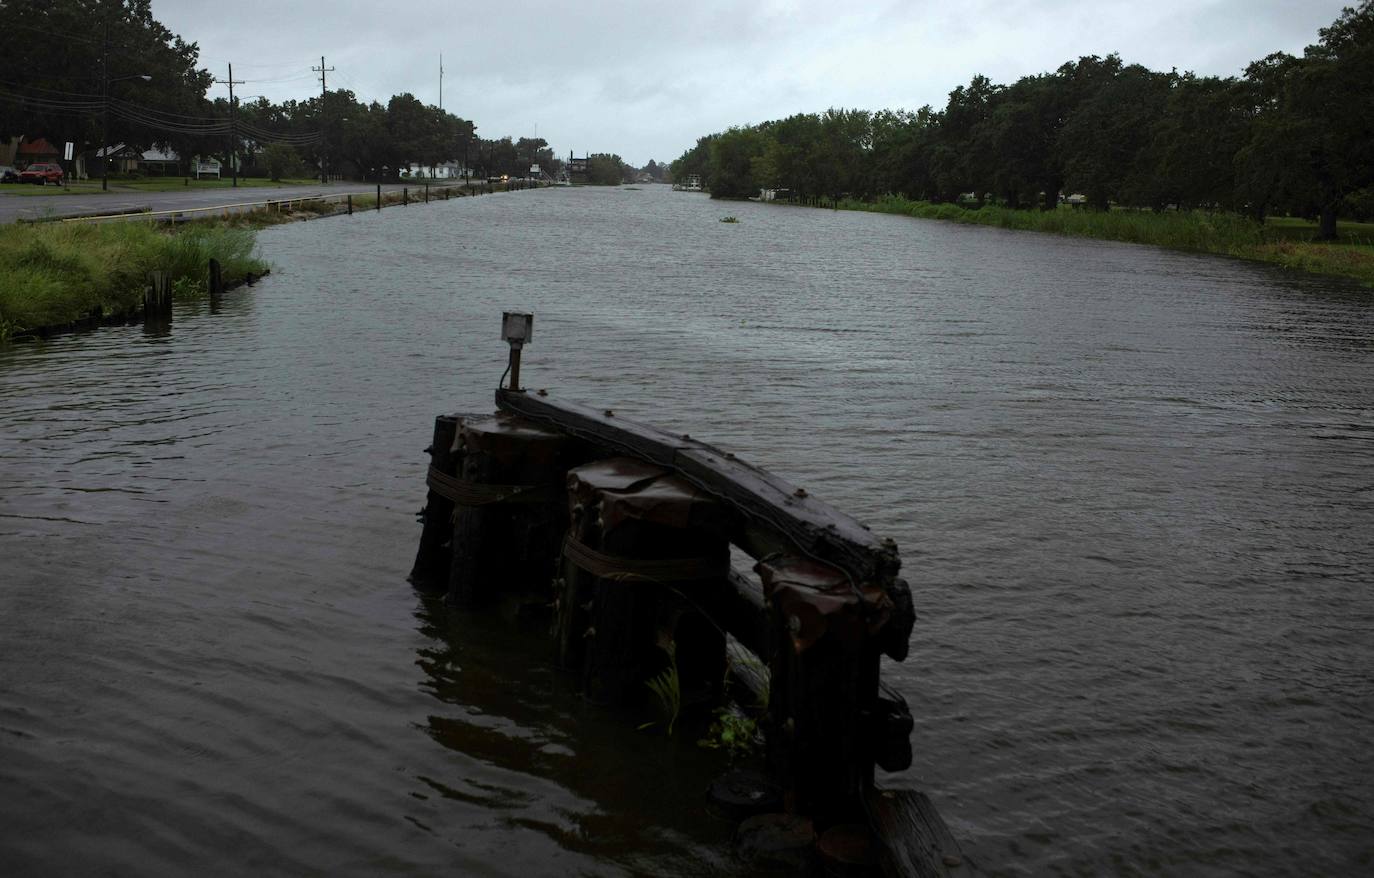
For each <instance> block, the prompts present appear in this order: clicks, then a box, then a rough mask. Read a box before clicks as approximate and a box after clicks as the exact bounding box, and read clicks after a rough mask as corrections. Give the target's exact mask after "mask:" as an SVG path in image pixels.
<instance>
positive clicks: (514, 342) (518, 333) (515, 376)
mask: <svg viewBox="0 0 1374 878" xmlns="http://www.w3.org/2000/svg"><path fill="white" fill-rule="evenodd" d="M501 337H502V338H504V339H505V340H506V343H507V344H509V345H510V366H509V367H507V371H509V372H510V389H511V390H515V391H519V390H520V349H521V348H523V347H524V346H525V342H527V341H530V340H531V339H533V338H534V315H533V314H523V313H521V312H519V311H505V312H502V314H501Z"/></svg>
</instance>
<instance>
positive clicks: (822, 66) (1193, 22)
mask: <svg viewBox="0 0 1374 878" xmlns="http://www.w3.org/2000/svg"><path fill="white" fill-rule="evenodd" d="M1349 2H1351V0H1346V2H1344V3H1343V2H1341V0H1130V2H1119V0H1001V2H988V0H963V2H960V0H942V2H927V0H908V2H895V3H886V2H863V0H859V2H852V3H849V4H845V3H844V2H843V0H828V2H812V0H760V2H752V3H736V2H716V0H706V2H693V0H687V2H681V0H679V2H674V3H667V2H660V0H646V2H630V0H604V2H597V0H590V2H582V3H558V4H554V3H541V2H532V0H506V2H495V3H482V4H474V3H462V2H453V0H448V2H444V0H409V2H404V3H394V4H387V3H378V2H375V0H371V2H360V0H290V2H288V0H277V2H264V0H238V2H233V3H225V2H224V0H213V2H212V0H153V14H154V16H155V17H156V18H157V19H158V20H159V21H161V22H162V23H163V24H164V25H166V26H167V27H168V28H169V29H170V30H172V31H173V32H174V33H177V34H180V35H181V36H182V37H183V38H184V39H186V40H188V41H191V42H195V43H198V44H199V45H200V50H201V54H200V60H201V65H202V66H204V67H207V68H209V69H210V70H211V71H213V72H214V73H215V74H216V75H217V76H220V77H223V76H225V74H226V70H225V65H226V63H227V62H232V63H233V65H234V77H235V78H236V79H244V80H248V82H247V83H246V84H244V85H241V86H236V88H235V94H236V95H244V96H250V95H257V94H262V95H266V96H267V97H268V98H270V99H272V100H274V101H281V100H284V99H287V98H297V99H304V98H307V97H309V96H311V95H312V94H318V93H319V88H320V86H319V80H318V78H317V77H318V74H314V73H312V72H311V71H310V68H311V66H316V67H318V66H319V64H320V56H321V55H323V56H324V57H325V63H326V65H327V66H329V67H333V68H334V70H333V72H331V73H329V74H328V76H329V87H330V88H331V89H333V88H340V87H341V88H348V89H352V90H353V91H354V92H355V93H356V94H357V95H358V96H359V97H360V98H362V99H365V100H377V101H381V102H383V103H385V102H386V100H387V99H388V98H389V97H390V96H391V95H393V94H396V93H399V92H405V91H408V92H411V93H412V94H414V95H415V96H416V97H418V98H420V99H421V100H422V101H425V102H426V103H438V102H439V56H440V54H441V53H442V55H443V61H444V95H443V105H444V108H445V109H447V110H449V111H451V112H453V113H456V114H458V115H460V116H463V117H464V118H468V119H472V120H474V121H475V122H476V123H477V125H478V133H479V134H480V135H482V136H483V137H502V136H505V135H507V134H509V135H511V136H514V137H520V136H526V135H533V134H534V133H535V132H536V130H537V131H538V135H539V136H540V137H543V138H545V139H547V140H548V141H549V143H550V144H551V145H552V146H553V148H554V150H555V151H556V152H557V153H558V154H560V155H562V156H566V155H567V154H568V152H569V150H575V151H576V152H577V154H578V155H581V154H583V153H585V152H614V153H619V154H620V155H621V156H622V157H623V158H624V159H625V160H626V161H628V162H630V163H632V164H635V165H643V164H644V163H646V162H647V161H648V160H649V159H651V158H653V159H656V160H658V161H660V162H664V161H671V160H672V159H675V158H677V157H678V156H679V155H681V154H682V152H683V150H685V149H688V148H689V147H691V146H692V145H693V144H694V143H695V142H696V139H697V138H698V137H700V136H701V135H703V134H709V133H712V132H715V131H720V130H723V129H725V128H727V127H729V126H731V125H740V124H753V123H757V122H762V121H765V120H767V119H777V118H781V117H784V116H788V115H790V114H792V113H797V112H815V111H821V110H824V109H826V108H828V107H832V106H834V107H859V108H863V109H869V110H877V109H884V108H889V109H896V108H899V107H904V108H906V109H916V108H918V107H920V106H921V105H923V104H927V103H928V104H932V105H934V106H936V107H940V106H943V104H944V101H945V97H946V95H947V94H948V93H949V91H950V90H951V89H953V88H954V87H955V86H956V85H959V84H961V83H966V82H968V80H969V78H970V77H972V76H973V75H974V74H975V73H982V74H984V75H986V76H988V77H990V78H992V79H993V81H995V82H1002V83H1005V82H1011V81H1014V80H1015V79H1017V78H1019V77H1021V76H1023V75H1026V74H1034V73H1040V72H1043V71H1046V70H1052V69H1054V68H1056V67H1058V66H1059V65H1060V64H1062V63H1063V62H1065V61H1068V60H1071V59H1075V58H1078V57H1079V56H1081V55H1106V54H1109V53H1111V52H1119V53H1120V54H1121V56H1122V58H1123V59H1124V60H1126V61H1127V62H1128V63H1129V62H1138V63H1141V64H1144V65H1146V66H1147V67H1150V68H1152V69H1156V70H1168V69H1170V68H1178V69H1179V70H1192V71H1194V72H1196V73H1199V74H1218V75H1232V74H1238V73H1240V71H1241V69H1242V68H1243V67H1244V66H1245V65H1246V64H1247V63H1249V62H1250V61H1252V60H1255V59H1257V58H1261V57H1263V56H1264V55H1267V54H1269V53H1270V52H1274V51H1278V50H1284V51H1288V52H1293V53H1300V52H1301V51H1302V49H1303V47H1304V46H1306V45H1308V44H1309V43H1313V42H1315V41H1316V39H1317V30H1318V28H1321V27H1324V26H1326V25H1328V24H1330V23H1331V22H1332V21H1334V20H1335V18H1336V16H1337V15H1339V14H1340V10H1341V7H1342V6H1343V5H1349ZM224 93H226V92H225V90H224V87H223V86H217V87H216V90H215V91H213V92H212V95H218V94H224Z"/></svg>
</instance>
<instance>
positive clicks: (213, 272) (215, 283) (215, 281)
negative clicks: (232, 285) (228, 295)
mask: <svg viewBox="0 0 1374 878" xmlns="http://www.w3.org/2000/svg"><path fill="white" fill-rule="evenodd" d="M222 295H224V271H223V269H221V267H220V264H219V260H218V259H211V260H210V303H211V304H214V302H215V301H216V300H217V299H218V298H219V297H220V296H222Z"/></svg>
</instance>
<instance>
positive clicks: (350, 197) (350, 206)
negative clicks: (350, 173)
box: [346, 193, 353, 216]
mask: <svg viewBox="0 0 1374 878" xmlns="http://www.w3.org/2000/svg"><path fill="white" fill-rule="evenodd" d="M346 197H347V199H348V215H349V216H352V215H353V195H352V194H351V193H350V194H349V195H348V196H346Z"/></svg>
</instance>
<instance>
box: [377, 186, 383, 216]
mask: <svg viewBox="0 0 1374 878" xmlns="http://www.w3.org/2000/svg"><path fill="white" fill-rule="evenodd" d="M381 209H382V184H381V183H380V182H379V183H378V184H377V210H378V211H380V210H381Z"/></svg>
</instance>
